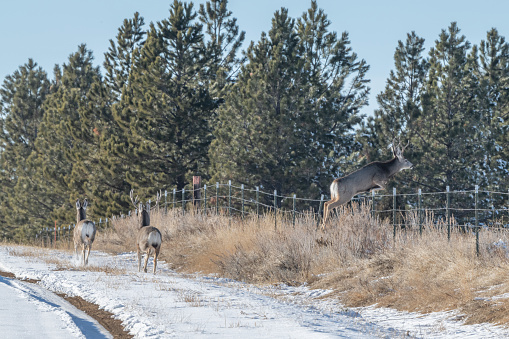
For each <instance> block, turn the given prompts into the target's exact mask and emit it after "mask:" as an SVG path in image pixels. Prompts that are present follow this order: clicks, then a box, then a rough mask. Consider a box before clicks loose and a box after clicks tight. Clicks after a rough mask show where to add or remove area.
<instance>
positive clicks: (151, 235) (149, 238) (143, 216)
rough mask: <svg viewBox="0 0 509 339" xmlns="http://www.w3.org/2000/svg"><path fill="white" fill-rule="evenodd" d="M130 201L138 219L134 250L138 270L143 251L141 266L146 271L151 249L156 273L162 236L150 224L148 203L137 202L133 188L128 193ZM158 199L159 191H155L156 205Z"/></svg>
mask: <svg viewBox="0 0 509 339" xmlns="http://www.w3.org/2000/svg"><path fill="white" fill-rule="evenodd" d="M130 197H131V202H132V204H133V205H134V208H136V209H137V211H138V212H137V213H138V221H139V227H140V228H139V230H138V234H137V235H136V250H137V253H138V272H141V257H142V255H143V253H145V254H146V256H145V264H144V266H143V271H144V272H145V273H146V272H147V264H148V259H149V257H150V254H151V252H152V250H153V252H154V274H155V273H156V267H157V257H158V256H159V251H160V250H161V244H162V236H161V232H159V230H158V229H157V228H155V227H154V226H150V203H149V202H147V203H146V205H145V206H144V205H143V203H141V202H139V200H138V196H136V198H134V193H133V190H131V193H130ZM159 200H161V194H160V192H158V193H157V197H156V207H158V206H159Z"/></svg>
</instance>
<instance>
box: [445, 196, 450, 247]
mask: <svg viewBox="0 0 509 339" xmlns="http://www.w3.org/2000/svg"><path fill="white" fill-rule="evenodd" d="M445 191H446V193H445V194H446V197H447V201H446V204H445V217H446V220H447V241H451V211H450V207H451V196H450V189H449V186H446V187H445Z"/></svg>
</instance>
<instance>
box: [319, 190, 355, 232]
mask: <svg viewBox="0 0 509 339" xmlns="http://www.w3.org/2000/svg"><path fill="white" fill-rule="evenodd" d="M351 198H352V197H351V196H350V197H349V198H348V199H347V198H345V196H343V197H340V198H338V199H335V200H331V201H329V203H328V204H327V213H328V214H329V213H330V212H332V211H333V210H334V209H335V208H337V207H339V206H341V205H343V204H344V203H346V202H348V200H350V199H351ZM326 219H327V218H326V217H325V215H324V223H323V224H322V230H324V229H325V226H326V224H325V221H326Z"/></svg>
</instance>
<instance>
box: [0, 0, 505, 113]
mask: <svg viewBox="0 0 509 339" xmlns="http://www.w3.org/2000/svg"><path fill="white" fill-rule="evenodd" d="M172 2H173V1H172V0H164V1H161V0H143V1H142V0H138V1H135V0H101V1H98V0H86V1H85V0H80V1H78V0H46V1H42V0H16V1H14V0H11V1H1V3H0V46H1V50H2V53H1V54H0V55H1V56H0V79H1V81H2V83H3V80H4V78H5V76H7V75H8V74H12V73H13V72H14V71H15V70H16V69H17V68H18V67H19V66H20V65H23V64H24V63H26V62H27V61H28V59H29V58H32V59H34V60H35V61H36V62H37V63H38V64H39V65H40V66H41V67H42V68H43V69H45V70H46V72H48V74H49V75H50V77H52V70H53V66H54V65H55V64H62V63H64V62H67V59H68V56H69V55H70V54H71V53H73V52H75V51H76V50H77V46H78V45H79V44H81V43H86V44H87V47H88V48H89V49H90V50H92V51H93V53H94V56H95V62H96V65H102V62H103V60H104V56H103V55H104V53H105V52H106V51H107V49H108V46H109V40H110V39H114V38H115V36H116V35H117V30H118V28H119V27H120V26H121V25H122V21H123V20H124V19H125V18H131V17H132V16H133V14H134V12H136V11H138V12H139V13H140V14H141V15H142V16H143V17H144V18H145V22H146V23H147V25H148V23H150V22H156V21H160V20H161V19H164V18H167V17H168V16H169V12H168V10H169V6H170V4H171V3H172ZM204 2H205V1H194V4H195V7H196V8H198V7H199V4H200V3H204ZM310 3H311V1H310V0H256V1H246V0H230V2H229V8H230V10H231V11H232V12H233V16H234V17H236V18H237V19H238V24H239V26H240V29H241V30H244V31H246V43H245V44H244V47H247V45H248V43H249V41H251V40H254V41H258V39H259V37H260V34H261V32H262V31H265V32H267V31H268V30H269V29H270V26H271V18H272V17H273V14H274V12H275V11H276V10H278V9H280V8H281V7H286V8H288V9H289V13H290V15H291V16H292V17H299V16H300V15H301V14H302V13H303V12H304V11H305V10H307V9H308V8H309V7H310ZM318 6H319V7H320V8H323V9H324V10H325V12H326V13H327V15H328V18H329V20H330V21H331V22H332V24H331V27H330V30H333V31H336V32H338V33H341V32H343V31H348V33H349V34H350V40H351V46H352V48H353V50H354V51H355V52H356V53H357V54H358V56H359V57H360V58H363V59H365V60H366V61H367V63H368V64H369V65H370V66H371V70H370V71H369V73H368V78H369V79H371V85H370V87H371V95H370V106H369V107H367V108H365V109H364V110H363V113H366V114H372V111H373V110H374V109H375V108H376V106H377V105H376V100H375V98H376V95H377V94H378V93H380V92H381V91H383V89H384V87H385V82H386V79H387V77H388V74H389V71H390V70H391V69H393V64H394V61H393V54H394V50H395V47H396V45H397V42H398V40H405V39H406V34H407V33H409V32H411V31H412V30H414V31H415V32H416V33H417V35H419V36H420V37H423V38H425V39H426V48H427V51H428V50H429V48H430V47H431V46H432V45H433V44H434V41H435V40H436V39H437V38H438V35H439V34H440V31H441V30H442V29H446V28H447V27H448V26H449V25H450V23H451V22H452V21H456V22H457V23H458V26H459V28H460V29H461V31H462V33H463V34H464V35H465V36H466V37H467V39H468V40H469V41H470V42H471V43H472V44H478V43H479V42H480V41H481V39H485V37H486V32H487V31H488V30H490V29H491V28H492V27H495V28H497V29H498V31H499V33H500V34H501V35H503V36H505V37H509V1H504V0H498V1H495V0H483V1H472V0H462V1H458V0H454V1H453V0H449V1H448V0H441V1H437V0H429V1H411V0H397V1H391V0H386V1H380V0H364V1H355V0H350V1H343V0H319V1H318ZM427 51H426V53H427Z"/></svg>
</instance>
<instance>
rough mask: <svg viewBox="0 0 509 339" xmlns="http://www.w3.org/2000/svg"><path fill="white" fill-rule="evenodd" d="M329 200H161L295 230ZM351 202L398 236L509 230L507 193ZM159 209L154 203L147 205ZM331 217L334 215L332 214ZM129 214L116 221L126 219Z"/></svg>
mask: <svg viewBox="0 0 509 339" xmlns="http://www.w3.org/2000/svg"><path fill="white" fill-rule="evenodd" d="M327 200H328V199H327V198H326V196H325V195H321V196H320V198H319V199H312V198H299V197H297V196H296V195H295V194H292V195H281V194H278V192H277V191H273V192H266V191H263V190H261V189H260V187H254V188H246V187H245V186H244V185H243V184H242V185H240V186H239V185H233V184H232V183H231V181H230V182H228V184H220V183H215V185H212V186H209V185H203V186H201V185H200V186H199V187H197V186H196V185H195V186H194V188H193V189H188V190H186V189H182V190H176V189H173V190H172V191H164V193H163V194H162V196H161V199H160V201H159V206H158V207H159V208H163V209H164V212H165V213H167V212H168V210H169V209H178V210H179V211H180V212H181V214H180V215H185V214H186V213H189V212H190V211H191V210H193V211H194V212H198V213H201V214H202V215H204V216H207V215H209V214H216V215H219V214H220V215H224V216H228V217H229V220H230V222H232V220H234V221H235V220H239V219H243V218H248V217H260V216H262V215H266V214H269V213H270V214H272V215H274V227H275V228H276V229H277V227H278V225H277V222H278V219H281V218H286V220H287V221H290V223H292V224H293V225H294V226H295V222H296V219H297V218H300V217H304V216H306V217H307V218H309V217H312V218H314V220H315V222H316V226H317V227H318V226H319V225H320V223H321V220H322V217H323V216H322V213H323V212H322V211H323V206H324V203H325V202H326V201H327ZM352 201H356V202H363V203H365V204H368V205H369V206H370V208H371V213H372V216H373V218H379V219H389V220H390V222H391V224H392V225H393V229H394V236H396V233H397V231H398V230H401V229H416V230H418V231H419V232H420V233H422V232H423V230H424V228H425V227H429V226H430V225H431V226H432V227H439V228H441V229H444V232H447V235H448V238H450V235H451V232H453V231H458V230H459V231H462V232H466V233H467V232H471V233H475V236H476V239H477V247H478V241H479V240H478V239H479V232H480V231H481V230H483V229H486V230H494V229H497V230H509V190H508V191H507V192H503V191H487V190H479V188H478V186H475V188H474V189H472V190H461V191H460V190H450V189H449V187H447V189H446V191H445V192H422V190H421V189H419V190H418V191H417V192H415V193H398V192H397V190H396V188H393V190H392V194H377V193H376V191H372V192H371V193H370V194H360V195H357V196H355V197H354V198H353V199H352ZM149 205H152V206H153V207H155V200H154V201H151V200H149ZM332 213H335V212H334V211H333V212H332ZM129 215H131V211H129V212H128V213H127V214H126V215H125V214H122V215H120V216H116V217H112V218H113V219H114V218H125V217H126V216H129ZM96 224H98V226H99V229H105V228H108V227H110V224H111V219H110V220H108V219H105V220H104V221H103V220H102V219H100V220H99V222H98V223H97V222H96ZM73 229H74V225H68V226H64V227H57V225H55V228H45V229H44V230H41V231H40V232H39V234H38V235H37V240H39V241H40V242H41V243H42V244H43V246H52V244H53V243H55V242H57V241H69V242H72V231H73Z"/></svg>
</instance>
